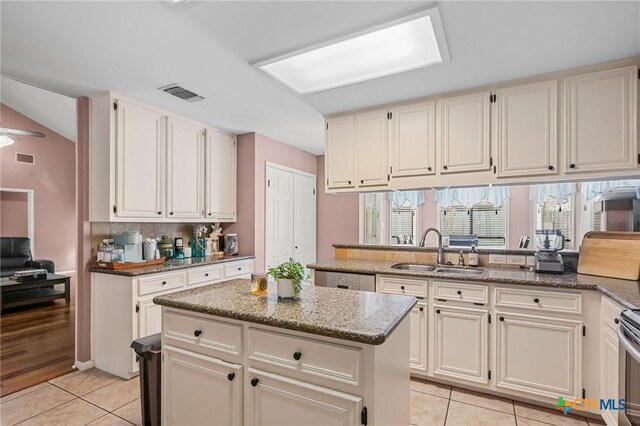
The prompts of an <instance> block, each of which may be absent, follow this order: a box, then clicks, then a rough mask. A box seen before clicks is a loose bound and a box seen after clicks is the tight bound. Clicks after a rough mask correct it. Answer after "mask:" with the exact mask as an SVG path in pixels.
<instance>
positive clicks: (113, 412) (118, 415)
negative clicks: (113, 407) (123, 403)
mask: <svg viewBox="0 0 640 426" xmlns="http://www.w3.org/2000/svg"><path fill="white" fill-rule="evenodd" d="M120 408H122V407H120ZM109 414H113V415H114V416H116V417H117V418H119V419H122V420H124V421H125V422H127V423H129V424H130V425H133V424H134V423H131V422H130V421H129V420H127V419H125V418H124V417H120V416H119V415H117V414H116V413H114V412H113V411H112V412H110V413H109ZM141 414H142V413H141Z"/></svg>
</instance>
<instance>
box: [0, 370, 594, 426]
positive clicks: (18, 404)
mask: <svg viewBox="0 0 640 426" xmlns="http://www.w3.org/2000/svg"><path fill="white" fill-rule="evenodd" d="M141 423H142V422H141V416H140V382H139V380H138V378H135V379H131V380H123V379H120V378H118V377H115V376H112V375H110V374H108V373H105V372H103V371H101V370H98V369H96V368H93V369H91V370H86V371H83V372H81V371H75V372H73V373H69V374H67V375H65V376H62V377H58V378H57V379H54V380H50V381H49V382H47V383H42V384H40V385H37V386H33V387H31V388H29V389H25V390H23V391H20V392H17V393H14V394H11V395H7V396H5V397H3V398H1V399H0V424H1V425H3V426H11V425H16V424H20V425H52V424H56V425H92V426H105V425H132V424H134V425H140V424H141ZM411 424H412V425H414V426H432V425H440V426H441V425H445V424H446V425H447V426H458V425H459V426H470V425H477V426H502V425H505V426H507V425H509V426H510V425H513V426H544V425H549V424H551V425H582V426H588V425H602V424H604V423H603V422H602V421H595V420H592V419H586V418H584V417H578V416H572V415H566V416H565V415H564V414H562V413H561V412H559V411H555V410H551V409H545V408H540V407H536V406H533V405H529V404H524V403H520V402H514V401H511V400H509V399H503V398H498V397H494V396H489V395H484V394H480V393H476V392H471V391H468V390H464V389H459V388H452V387H451V386H445V385H440V384H437V383H433V382H428V381H424V380H419V379H412V380H411Z"/></svg>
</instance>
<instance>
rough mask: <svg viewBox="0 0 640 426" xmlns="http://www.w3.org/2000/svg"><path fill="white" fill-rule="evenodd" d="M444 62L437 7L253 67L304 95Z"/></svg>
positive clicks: (445, 55)
mask: <svg viewBox="0 0 640 426" xmlns="http://www.w3.org/2000/svg"><path fill="white" fill-rule="evenodd" d="M448 61H449V54H448V51H447V48H446V43H445V40H444V32H443V31H442V24H441V21H440V15H439V13H438V10H437V8H432V9H429V10H428V11H425V12H422V13H420V14H418V15H412V16H410V17H407V18H403V19H402V20H398V21H394V22H391V23H388V24H386V25H384V26H382V27H377V28H374V29H373V30H369V31H368V32H366V33H364V34H363V33H360V34H357V35H352V36H350V37H348V38H343V39H341V40H339V41H333V42H329V43H325V44H324V45H322V46H321V47H316V48H310V49H305V50H304V51H302V52H298V53H293V54H289V55H286V56H284V57H279V58H275V59H272V60H268V61H262V62H260V63H257V64H254V65H255V66H257V67H258V68H260V69H261V70H263V71H264V72H266V73H267V74H269V75H271V76H272V77H273V78H275V79H277V80H278V81H280V82H281V83H282V84H284V85H286V86H288V87H289V88H291V89H293V90H294V91H296V92H297V93H298V94H309V93H314V92H319V91H323V90H328V89H333V88H336V87H341V86H346V85H349V84H354V83H359V82H362V81H367V80H371V79H374V78H379V77H384V76H388V75H393V74H398V73H402V72H406V71H410V70H415V69H418V68H423V67H427V66H430V65H436V64H441V63H443V62H448Z"/></svg>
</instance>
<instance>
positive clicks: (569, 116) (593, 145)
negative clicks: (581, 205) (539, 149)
mask: <svg viewBox="0 0 640 426" xmlns="http://www.w3.org/2000/svg"><path fill="white" fill-rule="evenodd" d="M637 76H638V67H637V66H635V65H634V66H630V67H625V68H618V69H614V70H608V71H601V72H595V73H590V74H584V75H578V76H575V77H568V78H566V79H565V114H566V115H565V140H566V144H567V172H581V171H595V170H602V171H606V170H611V169H626V168H632V167H636V165H637V163H638V159H637V154H638V133H637V119H638V118H637V117H638V113H637V105H638V104H637V93H638V89H637V83H638V81H637V79H638V77H637Z"/></svg>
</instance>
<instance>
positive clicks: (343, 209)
mask: <svg viewBox="0 0 640 426" xmlns="http://www.w3.org/2000/svg"><path fill="white" fill-rule="evenodd" d="M317 161H318V166H317V170H318V179H317V182H318V188H317V191H316V192H317V194H318V196H317V198H316V202H317V215H316V217H317V219H316V220H317V223H316V229H317V232H316V235H317V237H316V238H317V242H316V247H317V249H316V253H317V254H316V256H317V258H318V260H323V259H330V258H332V257H334V256H333V255H334V249H333V244H334V243H343V244H357V243H358V238H359V232H360V221H359V219H360V218H359V208H360V207H359V196H358V194H339V195H333V194H327V193H325V190H324V184H325V180H326V178H325V175H324V155H320V156H318V157H317Z"/></svg>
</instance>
